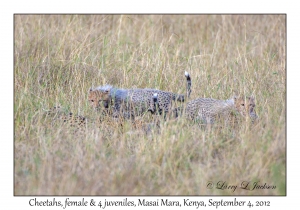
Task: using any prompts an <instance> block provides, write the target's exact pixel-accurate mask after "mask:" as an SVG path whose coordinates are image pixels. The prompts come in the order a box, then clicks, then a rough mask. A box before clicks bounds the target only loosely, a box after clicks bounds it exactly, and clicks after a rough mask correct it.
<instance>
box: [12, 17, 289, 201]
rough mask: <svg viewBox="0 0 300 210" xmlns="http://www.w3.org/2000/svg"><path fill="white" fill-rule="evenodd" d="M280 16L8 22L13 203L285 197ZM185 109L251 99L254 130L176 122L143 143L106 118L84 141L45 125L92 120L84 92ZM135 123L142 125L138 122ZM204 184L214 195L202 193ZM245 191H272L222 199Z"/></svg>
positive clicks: (139, 135) (140, 135) (136, 132)
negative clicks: (168, 95) (122, 93)
mask: <svg viewBox="0 0 300 210" xmlns="http://www.w3.org/2000/svg"><path fill="white" fill-rule="evenodd" d="M285 21H286V17H285V15H15V17H14V24H15V26H14V30H15V31H14V36H15V37H14V42H15V43H14V62H15V63H14V67H15V69H14V71H15V72H14V75H15V78H14V84H15V91H14V96H15V98H14V125H15V129H14V130H15V131H14V132H15V140H14V147H15V149H14V188H15V189H14V193H15V195H124V194H126V195H285V194H286V106H285V105H286V103H285V102H286V87H285V85H286V48H285V46H286V25H285V24H286V22H285ZM184 70H187V71H188V72H189V73H190V74H191V76H192V82H193V83H192V85H193V87H192V88H193V91H192V95H191V99H195V98H198V97H213V98H217V99H227V98H230V97H231V96H232V94H233V93H234V91H238V92H240V93H242V94H245V95H253V96H255V100H256V111H257V114H258V115H259V122H258V123H257V124H256V125H255V126H249V125H248V124H247V123H246V122H241V125H240V126H239V128H238V129H232V128H229V127H225V128H222V129H220V128H219V127H218V126H215V127H213V128H212V131H211V132H207V130H205V129H201V128H199V126H197V125H194V124H193V123H192V122H189V121H188V120H186V119H184V118H179V119H178V120H171V121H163V120H161V121H160V130H159V131H156V130H154V131H152V132H151V133H145V132H143V131H142V130H140V129H137V128H135V127H133V125H132V124H130V123H129V122H125V126H123V127H120V126H119V125H118V123H114V122H113V123H108V121H109V119H107V121H106V120H104V121H103V122H101V123H100V124H99V125H98V126H93V125H90V126H88V128H87V131H86V133H85V135H74V134H73V133H72V132H69V131H68V128H67V127H66V126H60V125H59V124H56V123H53V122H51V121H49V120H47V119H45V118H44V112H43V109H47V108H49V107H52V106H54V105H56V104H60V105H61V106H63V107H65V108H66V109H68V110H70V111H72V112H74V113H75V114H80V115H84V116H86V117H87V118H88V119H95V118H97V117H98V114H97V113H95V112H94V111H93V110H92V108H91V107H90V106H89V104H88V101H87V93H88V90H89V88H90V87H93V86H97V85H103V84H112V85H114V86H116V87H120V88H132V87H138V88H146V87H147V88H157V89H161V90H166V91H172V92H175V93H181V94H183V93H185V91H186V90H185V88H186V83H185V78H184ZM141 120H142V121H145V122H151V121H152V120H153V117H152V116H150V115H149V114H147V115H146V116H144V117H141ZM209 181H212V182H213V183H214V184H215V186H214V187H213V189H208V188H207V183H208V182H209ZM219 181H223V182H226V183H227V184H228V185H238V187H240V184H241V183H242V182H243V181H249V182H255V181H259V182H260V184H262V185H263V184H264V183H267V184H268V185H272V186H276V189H260V190H258V189H255V190H252V191H251V190H243V189H237V190H236V191H234V192H232V190H220V189H217V188H216V186H217V182H219Z"/></svg>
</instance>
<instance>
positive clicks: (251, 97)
mask: <svg viewBox="0 0 300 210" xmlns="http://www.w3.org/2000/svg"><path fill="white" fill-rule="evenodd" d="M247 99H248V100H249V101H254V99H255V98H254V96H248V97H247Z"/></svg>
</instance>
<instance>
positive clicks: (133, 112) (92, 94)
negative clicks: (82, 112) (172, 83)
mask: <svg viewBox="0 0 300 210" xmlns="http://www.w3.org/2000/svg"><path fill="white" fill-rule="evenodd" d="M185 76H186V79H187V87H188V89H187V97H189V95H190V92H191V91H190V89H191V78H190V76H189V75H188V74H185ZM153 94H157V95H158V96H159V97H157V99H156V100H157V103H158V106H159V107H160V112H159V114H163V113H165V114H166V113H168V111H169V110H170V109H171V107H172V101H179V102H184V101H185V96H184V95H181V94H175V93H172V92H167V91H162V90H156V89H148V88H145V89H119V88H115V87H113V86H111V85H105V86H100V87H97V88H94V89H93V88H91V89H90V90H89V94H88V100H89V102H90V104H91V105H92V107H93V108H94V109H99V108H101V107H104V108H105V109H108V108H112V115H113V117H119V116H121V117H124V118H126V119H128V118H132V119H134V116H140V115H142V114H144V113H146V112H148V111H150V112H151V113H154V112H153V111H151V110H152V104H153V102H152V101H153V100H152V97H153Z"/></svg>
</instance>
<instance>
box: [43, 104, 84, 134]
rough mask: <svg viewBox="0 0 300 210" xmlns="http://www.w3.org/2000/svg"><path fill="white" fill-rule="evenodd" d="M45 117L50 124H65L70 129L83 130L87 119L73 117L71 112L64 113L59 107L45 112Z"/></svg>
mask: <svg viewBox="0 0 300 210" xmlns="http://www.w3.org/2000/svg"><path fill="white" fill-rule="evenodd" d="M46 117H47V118H50V119H51V120H52V122H59V123H63V124H66V125H68V126H70V127H74V128H75V129H77V128H80V129H82V128H85V127H86V125H87V119H86V118H85V117H83V116H80V115H74V114H73V113H72V112H69V113H67V112H65V111H64V109H63V108H62V107H60V106H55V107H53V108H51V109H50V110H47V111H46Z"/></svg>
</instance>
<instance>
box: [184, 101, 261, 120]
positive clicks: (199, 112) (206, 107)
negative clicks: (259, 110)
mask: <svg viewBox="0 0 300 210" xmlns="http://www.w3.org/2000/svg"><path fill="white" fill-rule="evenodd" d="M254 107H255V102H254V98H253V97H243V96H240V97H234V98H233V99H228V100H218V99H213V98H197V99H195V100H192V101H190V102H188V103H187V105H186V109H185V114H186V116H187V117H188V118H189V119H192V120H199V121H201V122H203V123H204V124H213V123H214V122H215V121H216V120H217V119H222V120H225V122H233V121H236V118H237V117H239V116H242V117H250V119H251V121H252V122H254V120H255V119H256V118H257V115H256V112H255V109H254Z"/></svg>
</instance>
